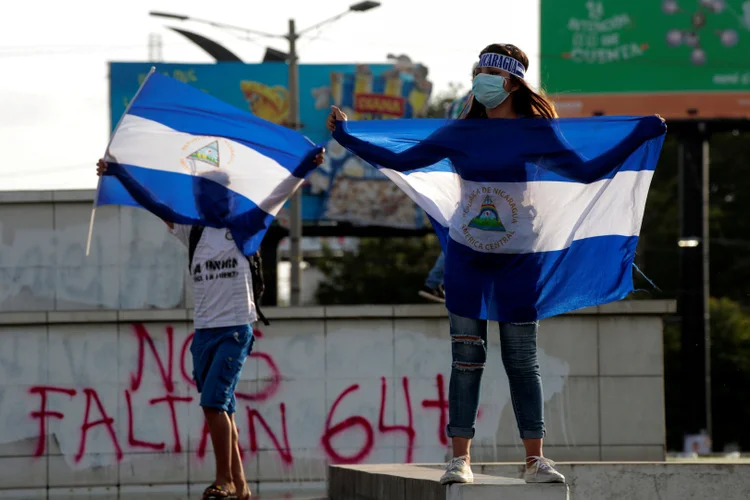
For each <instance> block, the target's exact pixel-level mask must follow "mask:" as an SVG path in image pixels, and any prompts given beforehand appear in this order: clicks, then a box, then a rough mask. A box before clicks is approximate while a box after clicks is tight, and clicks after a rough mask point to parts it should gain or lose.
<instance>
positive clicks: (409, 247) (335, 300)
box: [317, 235, 440, 304]
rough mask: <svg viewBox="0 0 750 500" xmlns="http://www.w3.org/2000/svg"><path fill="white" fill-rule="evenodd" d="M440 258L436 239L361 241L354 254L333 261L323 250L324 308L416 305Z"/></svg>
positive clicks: (321, 298)
mask: <svg viewBox="0 0 750 500" xmlns="http://www.w3.org/2000/svg"><path fill="white" fill-rule="evenodd" d="M439 254H440V244H439V243H438V241H437V238H436V237H435V236H432V235H431V236H425V237H413V238H362V239H361V240H360V242H359V247H358V249H357V250H356V251H355V252H350V253H345V254H344V255H343V256H342V257H340V258H334V257H333V254H332V252H331V251H330V250H329V249H327V248H324V249H323V257H322V258H321V259H320V262H319V264H318V267H319V269H320V270H321V271H322V272H323V274H324V275H325V276H326V278H327V279H326V281H324V282H323V283H321V284H320V285H319V286H318V290H317V299H318V302H319V303H321V304H413V303H415V302H419V301H420V299H419V297H418V295H417V292H418V291H419V289H420V288H421V287H422V285H423V284H424V280H425V278H426V277H427V274H428V273H429V271H430V269H431V268H432V266H433V264H434V263H435V259H437V257H438V255H439Z"/></svg>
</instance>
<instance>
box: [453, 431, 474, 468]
mask: <svg viewBox="0 0 750 500" xmlns="http://www.w3.org/2000/svg"><path fill="white" fill-rule="evenodd" d="M451 442H452V443H453V456H454V457H466V463H467V464H468V463H469V462H470V461H471V460H470V459H471V456H470V454H469V450H470V448H471V439H469V438H463V437H452V438H451Z"/></svg>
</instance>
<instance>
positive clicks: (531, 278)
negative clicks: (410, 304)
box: [445, 236, 638, 323]
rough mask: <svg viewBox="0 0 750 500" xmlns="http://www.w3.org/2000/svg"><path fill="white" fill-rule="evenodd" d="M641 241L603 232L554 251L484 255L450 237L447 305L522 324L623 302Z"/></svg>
mask: <svg viewBox="0 0 750 500" xmlns="http://www.w3.org/2000/svg"><path fill="white" fill-rule="evenodd" d="M637 244H638V237H637V236H631V237H626V236H600V237H595V238H586V239H583V240H577V241H574V242H573V243H572V244H571V246H570V247H569V248H567V249H565V250H560V251H554V252H542V253H529V254H482V253H479V252H475V251H473V250H471V249H470V248H468V247H466V246H464V245H462V244H461V243H458V242H456V241H453V240H451V239H450V238H449V241H448V252H447V253H446V261H445V289H446V307H447V308H448V309H449V310H450V311H451V312H452V313H454V314H457V315H459V316H464V317H467V318H482V319H489V320H492V321H501V322H514V323H519V322H526V321H536V320H540V319H544V318H548V317H551V316H556V315H558V314H562V313H565V312H568V311H575V310H578V309H581V308H584V307H591V306H596V305H599V304H606V303H609V302H613V301H616V300H620V299H623V298H625V297H626V296H627V295H628V293H630V292H631V291H632V290H633V273H632V264H633V259H634V255H635V248H636V246H637Z"/></svg>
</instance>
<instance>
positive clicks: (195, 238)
mask: <svg viewBox="0 0 750 500" xmlns="http://www.w3.org/2000/svg"><path fill="white" fill-rule="evenodd" d="M203 229H205V228H204V227H203V226H191V227H190V236H189V237H188V270H189V271H190V274H193V255H195V249H196V248H197V247H198V242H200V240H201V236H203Z"/></svg>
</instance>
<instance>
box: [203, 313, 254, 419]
mask: <svg viewBox="0 0 750 500" xmlns="http://www.w3.org/2000/svg"><path fill="white" fill-rule="evenodd" d="M254 343H255V336H254V335H253V328H252V326H251V325H238V326H225V327H220V328H198V329H196V330H195V336H194V337H193V343H192V344H191V345H190V354H192V355H193V380H195V383H196V385H197V387H198V392H199V393H200V395H201V403H200V404H201V406H203V407H208V408H215V409H217V410H222V411H225V412H227V413H228V414H230V415H231V414H233V413H234V412H235V408H236V403H237V402H236V400H235V397H234V390H235V389H236V387H237V382H238V381H239V380H240V373H241V372H242V367H243V366H244V365H245V360H246V359H247V357H248V356H249V355H250V353H251V352H252V349H253V344H254Z"/></svg>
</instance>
